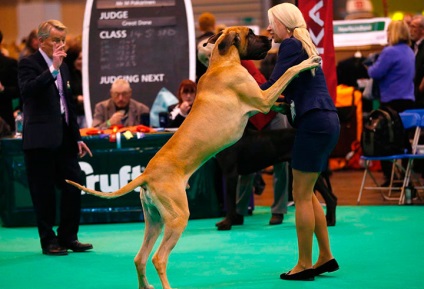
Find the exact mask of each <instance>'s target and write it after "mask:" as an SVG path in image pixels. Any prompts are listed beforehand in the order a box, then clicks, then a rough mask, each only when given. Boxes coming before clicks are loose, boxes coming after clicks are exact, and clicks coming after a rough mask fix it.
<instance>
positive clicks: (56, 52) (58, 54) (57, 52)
mask: <svg viewBox="0 0 424 289" xmlns="http://www.w3.org/2000/svg"><path fill="white" fill-rule="evenodd" d="M65 57H66V52H65V43H62V44H59V43H56V42H54V43H53V67H54V69H56V70H59V68H60V66H61V65H62V62H63V59H64V58H65Z"/></svg>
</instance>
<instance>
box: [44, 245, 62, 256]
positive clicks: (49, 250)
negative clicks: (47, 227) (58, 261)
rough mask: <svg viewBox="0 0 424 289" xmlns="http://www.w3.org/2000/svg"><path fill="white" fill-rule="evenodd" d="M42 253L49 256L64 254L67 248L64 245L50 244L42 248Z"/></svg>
mask: <svg viewBox="0 0 424 289" xmlns="http://www.w3.org/2000/svg"><path fill="white" fill-rule="evenodd" d="M43 254H44V255H51V256H64V255H68V250H67V249H66V248H64V247H61V246H59V245H58V244H50V245H48V246H47V247H45V248H43Z"/></svg>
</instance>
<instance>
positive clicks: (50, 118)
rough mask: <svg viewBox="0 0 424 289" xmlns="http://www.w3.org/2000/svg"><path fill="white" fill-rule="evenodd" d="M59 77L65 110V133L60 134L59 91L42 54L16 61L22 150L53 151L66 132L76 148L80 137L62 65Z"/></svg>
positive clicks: (67, 81)
mask: <svg viewBox="0 0 424 289" xmlns="http://www.w3.org/2000/svg"><path fill="white" fill-rule="evenodd" d="M60 74H61V77H62V84H63V92H64V93H65V99H66V105H67V108H68V115H69V121H68V126H69V130H68V131H69V132H68V131H67V132H64V129H63V120H62V114H61V110H60V96H59V90H58V89H57V86H56V83H55V79H54V77H53V76H52V74H51V72H50V70H49V67H48V66H47V63H46V61H45V60H44V58H43V56H42V54H41V53H40V52H39V51H37V52H36V53H34V54H32V55H30V56H28V57H26V58H24V59H22V60H21V61H20V62H19V67H18V75H19V77H18V78H19V87H20V91H21V96H22V100H23V112H24V127H23V149H35V148H57V147H59V146H60V145H61V143H62V139H63V133H70V135H71V136H70V137H71V139H72V140H75V149H77V148H78V146H77V141H79V140H81V135H80V132H79V127H78V124H77V120H76V115H75V111H74V107H73V105H72V95H71V91H70V88H69V79H70V76H69V70H68V68H67V66H66V64H65V63H62V65H61V67H60Z"/></svg>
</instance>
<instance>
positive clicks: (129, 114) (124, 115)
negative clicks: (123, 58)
mask: <svg viewBox="0 0 424 289" xmlns="http://www.w3.org/2000/svg"><path fill="white" fill-rule="evenodd" d="M131 97H132V89H131V86H130V83H129V82H128V81H127V80H125V79H122V78H118V79H116V80H115V81H114V82H113V83H112V86H111V88H110V99H107V100H104V101H101V102H99V103H97V104H96V106H95V108H94V117H93V124H92V125H93V127H95V128H99V129H108V128H110V127H112V126H115V125H118V126H121V125H122V126H134V125H139V124H144V123H143V119H142V115H143V114H146V113H147V114H148V113H149V112H150V109H149V107H148V106H146V105H145V104H143V103H141V102H138V101H136V100H134V99H132V98H131Z"/></svg>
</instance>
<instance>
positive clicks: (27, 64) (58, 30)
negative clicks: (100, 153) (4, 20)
mask: <svg viewBox="0 0 424 289" xmlns="http://www.w3.org/2000/svg"><path fill="white" fill-rule="evenodd" d="M66 33H67V29H66V27H65V26H64V25H63V24H62V23H61V22H60V21H57V20H49V21H46V22H44V23H41V24H40V26H39V27H38V38H39V42H40V48H39V50H38V51H37V52H35V53H34V54H32V55H30V56H28V57H27V58H24V59H22V60H21V61H20V62H19V65H18V79H19V87H20V91H21V95H22V99H23V112H24V128H23V150H24V157H25V165H26V169H27V176H28V184H29V190H30V193H31V198H32V202H33V205H34V210H35V213H36V217H37V226H38V233H39V236H40V242H41V247H42V251H43V254H46V255H67V254H68V249H69V250H72V251H74V252H83V251H86V250H89V249H92V248H93V246H92V245H91V244H83V243H80V242H79V241H78V237H77V233H78V228H79V222H80V213H81V192H80V191H79V190H78V189H76V188H74V187H73V186H70V185H68V184H67V183H65V179H69V180H74V181H77V182H78V181H79V179H80V167H79V164H78V156H79V157H83V156H84V155H85V154H86V153H88V154H89V155H91V151H90V149H89V148H88V147H87V146H86V145H85V144H84V142H82V141H81V135H80V133H79V128H78V124H77V120H76V115H75V112H74V108H73V107H72V104H71V103H72V95H71V92H70V89H69V70H68V67H67V66H66V64H65V63H63V58H64V57H66V52H65V38H66ZM56 187H58V188H59V189H60V192H61V194H60V206H59V207H60V216H59V226H58V229H57V235H56V233H55V232H54V231H53V226H54V225H55V221H56V197H55V195H56V194H55V188H56Z"/></svg>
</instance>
